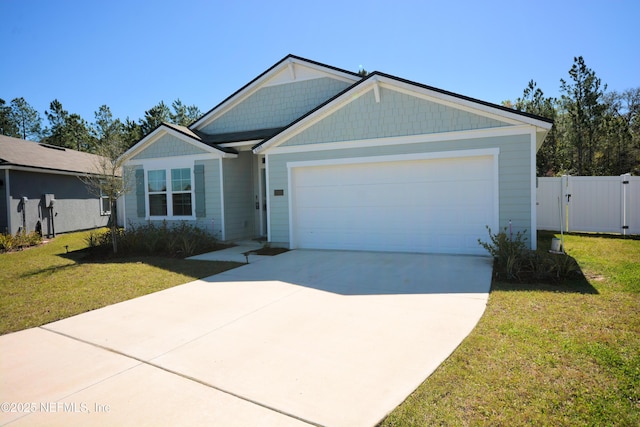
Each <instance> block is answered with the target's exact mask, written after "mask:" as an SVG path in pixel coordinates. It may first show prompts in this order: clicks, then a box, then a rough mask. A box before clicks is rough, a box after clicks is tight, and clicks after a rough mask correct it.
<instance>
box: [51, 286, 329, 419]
mask: <svg viewBox="0 0 640 427" xmlns="http://www.w3.org/2000/svg"><path fill="white" fill-rule="evenodd" d="M297 292H300V290H296V291H295V292H291V293H290V294H287V295H285V296H283V297H281V298H278V299H277V300H274V301H272V302H271V303H269V304H267V305H264V306H262V307H260V308H258V309H256V310H254V311H252V312H250V313H247V314H245V315H243V316H240V317H238V318H237V319H235V320H233V321H230V322H227V323H226V324H225V325H222V326H220V327H218V328H216V329H214V330H211V331H209V332H207V333H206V334H203V335H201V336H200V337H198V338H195V339H194V340H192V341H195V340H196V339H199V338H201V337H203V336H205V335H208V334H210V333H211V332H214V331H216V330H218V329H220V328H222V327H224V326H227V325H229V324H231V323H234V322H235V321H237V320H239V319H242V318H243V317H246V316H248V315H249V314H252V313H255V312H257V311H260V310H262V309H263V308H266V307H268V306H270V305H272V304H275V303H276V302H278V301H280V300H282V299H285V298H287V297H288V296H290V295H293V294H295V293H297ZM38 328H39V329H42V330H44V331H47V332H51V333H54V334H57V335H60V336H63V337H65V338H69V339H72V340H74V341H77V342H81V343H83V344H87V345H90V346H92V347H95V348H99V349H101V350H105V351H108V352H110V353H114V354H117V355H119V356H123V357H126V358H128V359H132V360H135V361H137V362H140V364H138V365H135V366H132V367H130V368H127V369H125V370H123V371H119V372H118V373H117V374H114V375H111V376H109V377H107V378H103V379H102V380H100V381H98V382H96V383H93V384H91V385H89V386H87V387H84V388H83V389H82V390H86V389H88V388H91V387H93V386H95V385H97V384H100V383H102V382H104V381H106V380H108V379H111V378H114V377H116V376H118V375H120V374H122V373H123V372H127V371H129V370H131V369H133V368H137V367H139V366H141V365H147V366H151V367H153V368H156V369H160V370H162V371H164V372H167V373H169V374H173V375H176V376H178V377H180V378H184V379H186V380H188V381H192V382H195V383H198V384H200V385H203V386H205V387H208V388H211V389H213V390H216V391H219V392H221V393H225V394H227V395H229V396H233V397H235V398H237V399H240V400H243V401H245V402H248V403H251V404H254V405H257V406H260V407H262V408H265V409H267V410H269V411H272V412H276V413H278V414H281V415H284V416H286V417H289V418H293V419H295V420H298V421H301V422H303V423H305V424H309V425H312V426H315V427H327V426H325V425H323V424H318V423H316V422H314V421H311V420H307V419H305V418H302V417H299V416H297V415H295V414H291V413H289V412H286V411H284V410H281V409H278V408H275V407H272V406H269V405H266V404H264V403H261V402H259V401H257V400H254V399H250V398H248V397H246V396H242V395H240V394H237V393H234V392H232V391H229V390H226V389H223V388H221V387H218V386H215V385H213V384H210V383H208V382H206V381H203V380H200V379H198V378H195V377H192V376H190V375H185V374H183V373H181V372H178V371H174V370H172V369H169V368H166V367H164V366H162V365H158V364H156V363H153V362H152V361H151V360H153V359H156V358H158V357H161V356H163V355H165V354H167V353H168V352H165V353H163V354H161V355H159V356H155V357H154V358H153V359H151V360H144V359H141V358H139V357H136V356H133V355H130V354H126V353H122V352H120V351H118V350H115V349H113V348H110V347H106V346H103V345H100V344H96V343H93V342H91V341H87V340H84V339H82V338H78V337H74V336H73V335H69V334H65V333H64V332H60V331H56V330H53V329H48V328H47V327H46V326H44V325H43V326H38ZM192 341H189V342H192ZM186 344H188V343H185V344H183V345H186ZM180 347H182V345H180V346H178V347H176V349H177V348H180ZM174 350H175V349H174ZM169 351H173V350H169ZM82 390H76V391H74V392H73V393H70V394H68V395H66V396H64V397H62V398H61V399H60V400H62V399H66V398H68V397H69V396H73V395H74V394H76V393H78V392H79V391H82Z"/></svg>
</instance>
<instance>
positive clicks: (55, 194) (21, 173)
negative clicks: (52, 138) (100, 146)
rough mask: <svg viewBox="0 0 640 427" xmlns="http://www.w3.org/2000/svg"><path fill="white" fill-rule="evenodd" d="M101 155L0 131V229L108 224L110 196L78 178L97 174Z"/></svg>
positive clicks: (45, 232) (44, 231)
mask: <svg viewBox="0 0 640 427" xmlns="http://www.w3.org/2000/svg"><path fill="white" fill-rule="evenodd" d="M99 159H100V157H99V156H96V155H94V154H88V153H82V152H80V151H75V150H70V149H68V148H61V147H54V146H51V145H46V144H38V143H36V142H31V141H25V140H22V139H17V138H11V137H8V136H3V135H0V232H1V233H6V232H8V233H11V234H15V233H18V232H19V231H22V230H25V231H26V232H27V233H29V232H32V231H40V232H41V233H42V234H43V235H45V236H50V235H53V234H54V232H55V233H65V232H70V231H76V230H86V229H90V228H96V227H103V226H105V225H107V222H108V220H109V203H108V200H105V199H103V198H100V197H97V196H95V195H93V194H91V192H90V191H89V190H88V188H87V186H86V185H85V184H84V183H83V182H82V181H81V180H80V179H79V176H81V175H86V174H95V173H96V172H97V171H98V169H97V165H98V160H99ZM52 201H53V203H52Z"/></svg>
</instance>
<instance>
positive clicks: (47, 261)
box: [0, 232, 242, 334]
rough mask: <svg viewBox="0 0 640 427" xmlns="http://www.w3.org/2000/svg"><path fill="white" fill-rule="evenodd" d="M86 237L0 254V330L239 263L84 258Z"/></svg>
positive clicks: (72, 236)
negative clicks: (83, 250)
mask: <svg viewBox="0 0 640 427" xmlns="http://www.w3.org/2000/svg"><path fill="white" fill-rule="evenodd" d="M89 235H90V232H82V233H72V234H64V235H60V236H58V237H56V238H55V239H53V240H51V241H50V242H48V243H46V244H44V245H41V246H38V247H34V248H30V249H27V250H23V251H20V252H11V253H4V254H0V313H1V316H0V334H6V333H9V332H14V331H18V330H22V329H26V328H30V327H34V326H40V325H43V324H45V323H49V322H53V321H55V320H59V319H63V318H66V317H69V316H73V315H76V314H79V313H83V312H86V311H89V310H94V309H96V308H100V307H104V306H106V305H109V304H114V303H117V302H120V301H125V300H128V299H131V298H135V297H138V296H142V295H146V294H149V293H152V292H156V291H159V290H162V289H166V288H170V287H172V286H176V285H179V284H183V283H187V282H190V281H192V280H195V279H199V278H202V277H207V276H211V275H213V274H217V273H220V272H222V271H225V270H229V269H231V268H235V267H237V266H240V265H242V264H239V263H234V262H211V261H191V260H189V261H187V260H184V259H179V258H170V257H159V256H133V257H127V258H126V259H122V258H121V259H118V258H114V259H108V260H105V261H100V260H95V259H93V260H92V261H84V260H83V259H82V255H81V250H82V249H85V248H86V247H87V238H88V236H89ZM67 251H69V253H67ZM74 251H80V252H76V253H74Z"/></svg>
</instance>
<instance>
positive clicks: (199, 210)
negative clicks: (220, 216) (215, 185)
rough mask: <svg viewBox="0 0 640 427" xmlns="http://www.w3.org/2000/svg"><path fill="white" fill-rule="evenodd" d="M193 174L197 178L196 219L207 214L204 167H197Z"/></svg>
mask: <svg viewBox="0 0 640 427" xmlns="http://www.w3.org/2000/svg"><path fill="white" fill-rule="evenodd" d="M193 174H194V176H195V183H194V184H195V193H196V217H197V218H202V217H205V216H206V214H207V212H206V209H205V194H204V165H195V166H194V168H193Z"/></svg>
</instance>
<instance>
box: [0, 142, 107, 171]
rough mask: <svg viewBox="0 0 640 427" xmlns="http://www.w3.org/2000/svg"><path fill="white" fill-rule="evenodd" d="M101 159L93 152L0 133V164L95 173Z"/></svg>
mask: <svg viewBox="0 0 640 427" xmlns="http://www.w3.org/2000/svg"><path fill="white" fill-rule="evenodd" d="M101 159H102V158H101V157H100V156H97V155H95V154H89V153H83V152H81V151H76V150H71V149H69V148H62V147H54V146H52V145H46V144H39V143H37V142H31V141H25V140H23V139H18V138H12V137H9V136H5V135H0V166H24V167H32V168H38V169H48V170H56V171H65V172H76V173H92V174H95V173H99V170H100V168H99V164H100V160H101Z"/></svg>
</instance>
